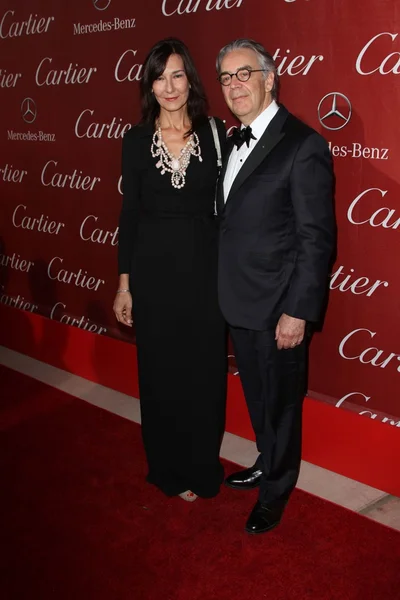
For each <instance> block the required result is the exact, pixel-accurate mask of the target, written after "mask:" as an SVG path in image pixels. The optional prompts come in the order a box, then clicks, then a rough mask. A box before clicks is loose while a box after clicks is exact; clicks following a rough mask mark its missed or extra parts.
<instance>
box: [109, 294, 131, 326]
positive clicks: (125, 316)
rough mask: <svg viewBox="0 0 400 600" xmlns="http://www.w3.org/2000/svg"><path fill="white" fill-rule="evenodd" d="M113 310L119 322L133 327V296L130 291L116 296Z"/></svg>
mask: <svg viewBox="0 0 400 600" xmlns="http://www.w3.org/2000/svg"><path fill="white" fill-rule="evenodd" d="M113 310H114V313H115V316H116V317H117V321H119V323H122V324H123V325H127V326H128V327H132V296H131V294H130V293H129V292H122V293H119V294H117V295H116V296H115V300H114V306H113Z"/></svg>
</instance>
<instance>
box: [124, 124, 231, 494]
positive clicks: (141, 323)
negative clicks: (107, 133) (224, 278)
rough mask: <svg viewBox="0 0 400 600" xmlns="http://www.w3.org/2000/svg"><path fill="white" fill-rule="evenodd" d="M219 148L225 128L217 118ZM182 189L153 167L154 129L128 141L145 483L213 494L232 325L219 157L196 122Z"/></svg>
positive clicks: (128, 225) (128, 243)
mask: <svg viewBox="0 0 400 600" xmlns="http://www.w3.org/2000/svg"><path fill="white" fill-rule="evenodd" d="M217 126H218V132H219V137H220V140H221V146H222V148H223V147H224V141H225V132H224V127H223V124H222V122H220V121H218V120H217ZM197 134H198V136H199V141H200V147H201V156H202V159H203V162H200V161H199V159H198V158H196V157H193V156H192V157H191V160H190V164H189V166H188V169H187V171H186V184H185V186H184V187H183V188H182V189H179V190H177V189H175V188H174V187H172V185H171V175H170V174H169V173H165V174H164V175H162V174H161V171H160V169H157V168H156V163H157V161H158V158H157V159H156V158H153V157H152V156H151V153H150V147H151V143H152V135H153V129H152V128H151V127H149V126H145V125H138V126H136V127H133V128H132V129H131V130H129V131H128V132H127V133H126V134H125V136H124V140H123V148H122V178H123V192H124V200H123V207H122V211H121V216H120V230H119V256H118V259H119V273H129V274H130V286H131V291H132V298H133V319H134V324H135V329H136V342H137V351H138V366H139V389H140V403H141V415H142V435H143V441H144V446H145V451H146V455H147V461H148V466H149V472H148V481H149V482H151V483H153V484H155V485H156V486H158V487H159V488H160V489H162V490H163V491H164V492H165V493H166V494H167V495H171V496H172V495H176V494H179V493H181V492H184V491H185V490H192V491H193V492H195V493H196V494H198V495H199V496H203V497H212V496H215V495H216V494H217V493H218V491H219V487H220V484H221V482H222V480H223V469H222V465H221V463H220V461H219V450H220V443H221V439H222V435H223V431H224V422H225V397H226V372H227V358H226V355H227V352H226V329H225V322H224V320H223V317H222V315H221V313H220V310H219V307H218V300H217V241H218V238H217V225H216V222H215V219H214V217H213V212H214V198H215V186H216V179H217V156H216V150H215V145H214V140H213V137H212V131H211V127H210V124H209V123H208V122H206V123H204V124H202V125H201V126H200V127H199V128H198V130H197Z"/></svg>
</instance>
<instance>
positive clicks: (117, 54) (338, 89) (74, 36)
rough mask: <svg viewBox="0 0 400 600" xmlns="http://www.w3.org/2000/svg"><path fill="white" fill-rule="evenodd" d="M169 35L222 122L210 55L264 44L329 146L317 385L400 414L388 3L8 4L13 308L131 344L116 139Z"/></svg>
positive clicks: (4, 83)
mask: <svg viewBox="0 0 400 600" xmlns="http://www.w3.org/2000/svg"><path fill="white" fill-rule="evenodd" d="M169 36H176V37H180V38H181V39H183V40H184V41H185V42H186V43H187V44H188V46H189V48H190V49H191V51H192V54H193V56H194V58H195V61H196V64H197V66H198V69H199V71H200V73H201V76H202V78H203V80H204V82H205V86H206V89H207V92H208V95H209V99H210V103H211V107H212V111H211V112H212V114H214V115H217V116H219V117H222V118H224V119H225V120H226V124H227V128H230V127H232V126H234V125H235V121H234V118H233V117H232V115H231V114H230V113H229V111H228V110H227V108H226V107H225V105H224V102H223V99H222V95H221V91H220V89H219V84H218V82H217V81H216V74H215V66H214V65H215V57H216V54H217V52H218V50H219V49H220V48H221V46H223V45H224V44H226V43H227V42H229V41H231V40H232V39H235V38H237V37H251V38H254V39H256V40H258V41H260V42H261V43H263V44H264V45H265V47H266V48H267V49H268V50H269V52H271V54H273V56H274V58H275V60H276V64H277V67H278V71H279V73H280V75H281V98H280V100H281V102H283V103H284V104H285V105H286V106H287V108H288V109H289V110H290V111H291V112H293V113H294V114H295V115H297V116H299V117H300V118H302V119H303V120H305V121H306V122H307V123H309V124H310V125H311V126H312V127H314V128H315V129H317V130H318V131H319V132H320V133H321V134H322V135H323V136H324V137H325V138H326V140H327V141H328V143H329V146H330V148H331V152H332V155H333V157H334V163H335V172H336V214H337V223H338V252H337V260H336V264H335V266H334V269H333V273H332V276H331V282H330V287H331V295H330V302H329V307H328V311H327V316H326V321H325V327H324V330H323V333H321V334H318V335H316V336H315V338H314V341H313V344H312V349H311V360H310V380H309V389H310V395H312V396H313V397H315V398H317V399H321V400H323V401H327V402H330V403H332V404H335V405H337V406H338V407H341V408H349V409H351V410H354V411H357V412H358V413H360V414H364V415H367V416H369V417H370V418H372V419H376V420H378V421H383V422H385V423H387V424H388V426H397V427H399V426H400V421H399V417H400V402H399V399H398V389H399V381H400V332H399V325H398V316H399V296H400V284H399V277H398V272H397V271H398V268H397V261H398V255H399V251H398V250H399V239H400V237H399V236H400V206H399V199H400V194H399V188H400V171H399V165H400V149H399V141H398V122H399V116H398V111H399V107H400V85H399V83H400V78H399V77H398V76H399V75H400V11H399V10H398V6H397V2H395V1H394V0H380V2H376V1H374V0H351V2H350V1H349V0H330V1H328V0H326V1H323V0H147V2H139V1H137V2H131V1H129V0H81V1H80V2H57V1H56V0H29V1H28V0H19V1H18V2H15V1H12V0H0V100H1V104H0V106H1V110H0V149H1V152H0V194H1V204H0V216H1V230H0V244H1V247H0V265H1V270H0V285H1V289H0V302H1V304H2V305H8V306H13V307H15V308H16V309H19V310H21V311H30V312H34V313H39V314H41V315H43V316H45V317H48V318H49V319H53V320H56V321H61V322H62V323H65V326H66V327H67V326H72V327H79V328H81V329H85V330H87V331H90V332H93V334H94V335H106V336H112V337H116V338H119V339H123V340H126V341H127V342H131V343H132V342H133V338H132V336H131V334H130V332H126V331H122V330H120V329H118V327H117V325H116V323H115V320H114V315H113V313H112V303H113V298H114V292H115V289H116V284H117V267H116V254H117V244H118V226H117V223H118V214H119V209H120V205H121V179H120V153H121V139H122V136H123V134H124V132H125V131H127V129H129V128H130V127H131V125H132V124H133V123H135V122H136V121H137V120H138V117H139V101H138V96H139V89H138V88H139V81H140V78H141V73H142V63H143V60H144V58H145V56H146V53H147V51H148V50H149V48H150V47H151V45H152V44H153V43H154V42H156V41H157V40H159V39H161V38H164V37H169ZM0 308H1V307H0ZM21 314H22V313H21ZM193 351H194V357H195V349H194V350H193ZM199 371H200V372H201V366H199ZM199 376H201V375H200V374H199Z"/></svg>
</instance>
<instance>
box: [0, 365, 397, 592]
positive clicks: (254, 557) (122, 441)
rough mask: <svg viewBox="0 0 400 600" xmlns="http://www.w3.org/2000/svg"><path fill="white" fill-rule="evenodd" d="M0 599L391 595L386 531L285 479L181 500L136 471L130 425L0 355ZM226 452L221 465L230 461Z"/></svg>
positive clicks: (137, 452)
mask: <svg viewBox="0 0 400 600" xmlns="http://www.w3.org/2000/svg"><path fill="white" fill-rule="evenodd" d="M0 385H1V398H2V400H1V401H0V465H1V500H0V508H1V517H0V527H1V546H2V558H1V563H0V564H1V571H2V575H1V577H0V598H1V599H2V600H50V599H52V600H81V599H82V600H156V599H157V600H228V599H229V600H239V599H240V600H242V599H243V600H250V599H262V598H268V599H269V600H303V599H315V600H328V599H329V600H333V599H334V600H395V599H399V598H400V575H399V573H400V568H399V565H400V562H399V561H400V534H399V533H398V532H395V531H393V530H390V529H388V528H385V527H383V526H381V525H379V524H377V523H374V522H372V521H370V520H368V519H365V518H363V517H361V516H359V515H356V514H354V513H352V512H350V511H347V510H345V509H342V508H340V507H338V506H335V505H333V504H331V503H329V502H325V501H322V500H320V499H318V498H316V497H314V496H311V495H309V494H306V493H304V492H300V491H296V492H295V494H294V495H293V497H292V499H291V501H290V503H289V506H288V508H287V511H286V514H285V517H284V520H283V521H282V524H281V525H280V526H279V527H278V528H277V529H275V530H274V531H273V532H271V533H268V534H265V535H262V536H259V537H251V536H248V535H246V534H245V533H244V532H243V526H244V522H245V519H246V516H247V514H248V511H249V509H250V508H251V506H252V504H253V501H254V500H255V493H253V492H250V493H240V492H235V491H234V490H229V489H227V488H224V489H222V492H221V494H220V495H219V497H218V498H216V499H213V500H207V501H204V500H198V501H197V502H195V503H194V504H186V503H184V502H183V501H182V500H180V499H179V498H172V499H166V498H165V497H164V496H163V495H162V494H161V493H159V492H157V490H155V489H154V488H153V487H152V486H149V485H148V484H146V483H144V477H145V463H144V456H143V451H142V447H141V441H140V429H139V426H138V425H135V424H133V423H131V422H129V421H127V420H125V419H122V418H120V417H117V416H115V415H112V414H110V413H108V412H106V411H103V410H100V409H97V408H94V407H92V406H90V405H89V404H86V403H85V402H83V401H81V400H78V399H76V398H73V397H72V396H69V395H67V394H64V393H62V392H59V391H57V390H55V389H53V388H50V387H48V386H46V385H44V384H42V383H40V382H38V381H36V380H33V379H30V378H28V377H25V376H23V375H20V374H16V373H14V372H13V371H10V370H8V369H5V368H4V367H0ZM232 468H233V467H232V465H227V470H232Z"/></svg>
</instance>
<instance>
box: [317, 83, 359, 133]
mask: <svg viewBox="0 0 400 600" xmlns="http://www.w3.org/2000/svg"><path fill="white" fill-rule="evenodd" d="M318 119H319V122H320V123H321V125H322V126H323V127H325V129H330V130H331V131H336V130H337V129H343V127H346V125H347V123H348V122H349V121H350V119H351V102H350V100H349V99H348V98H347V96H345V95H344V94H341V93H340V92H330V94H326V96H324V97H323V98H322V100H321V102H320V103H319V104H318Z"/></svg>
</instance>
